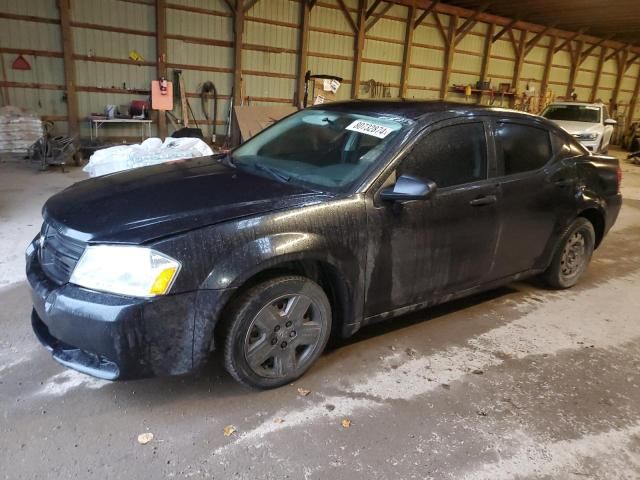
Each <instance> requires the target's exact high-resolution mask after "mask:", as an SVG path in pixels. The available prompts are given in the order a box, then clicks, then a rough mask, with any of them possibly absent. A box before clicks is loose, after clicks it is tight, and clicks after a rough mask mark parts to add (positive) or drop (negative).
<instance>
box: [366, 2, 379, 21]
mask: <svg viewBox="0 0 640 480" xmlns="http://www.w3.org/2000/svg"><path fill="white" fill-rule="evenodd" d="M380 2H382V0H374V2H373V3H372V4H371V6H370V7H369V9H368V10H367V14H366V15H365V17H366V18H369V17H370V16H371V14H372V13H373V12H375V11H376V8H378V5H380Z"/></svg>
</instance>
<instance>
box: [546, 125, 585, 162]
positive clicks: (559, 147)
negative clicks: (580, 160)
mask: <svg viewBox="0 0 640 480" xmlns="http://www.w3.org/2000/svg"><path fill="white" fill-rule="evenodd" d="M551 143H552V144H553V150H554V155H555V158H559V159H561V160H562V159H565V158H573V157H579V156H581V155H588V154H589V152H588V151H587V150H586V149H585V148H584V147H583V146H582V145H580V143H578V142H577V141H576V140H574V139H573V138H571V137H568V136H561V135H559V134H558V133H556V132H551Z"/></svg>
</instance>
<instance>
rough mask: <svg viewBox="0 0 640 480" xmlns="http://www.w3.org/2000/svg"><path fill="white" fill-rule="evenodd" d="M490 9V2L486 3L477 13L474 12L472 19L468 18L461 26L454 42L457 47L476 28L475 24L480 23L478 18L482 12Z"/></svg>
mask: <svg viewBox="0 0 640 480" xmlns="http://www.w3.org/2000/svg"><path fill="white" fill-rule="evenodd" d="M488 7H489V2H484V3H483V4H482V5H480V7H479V8H478V9H477V10H476V11H475V12H473V14H472V15H471V16H470V17H467V19H466V20H465V21H464V23H463V24H462V25H461V26H460V28H458V29H457V30H456V35H455V42H454V43H455V44H456V45H457V44H458V43H460V41H462V39H463V38H464V36H465V35H466V34H467V33H469V30H471V29H472V28H473V27H474V26H475V24H476V23H478V16H479V15H480V14H481V13H482V12H484V11H485V10H486V9H487V8H488Z"/></svg>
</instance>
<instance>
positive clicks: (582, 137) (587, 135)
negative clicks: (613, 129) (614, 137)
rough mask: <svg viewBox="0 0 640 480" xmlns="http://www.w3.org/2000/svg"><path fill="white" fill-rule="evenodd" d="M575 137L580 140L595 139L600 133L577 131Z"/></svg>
mask: <svg viewBox="0 0 640 480" xmlns="http://www.w3.org/2000/svg"><path fill="white" fill-rule="evenodd" d="M575 137H576V138H577V139H578V140H595V139H596V138H598V134H597V133H577V134H576V135H575Z"/></svg>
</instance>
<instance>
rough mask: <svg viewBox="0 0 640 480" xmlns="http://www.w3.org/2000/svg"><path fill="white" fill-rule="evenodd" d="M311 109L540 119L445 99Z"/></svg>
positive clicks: (327, 105) (347, 103) (407, 115)
mask: <svg viewBox="0 0 640 480" xmlns="http://www.w3.org/2000/svg"><path fill="white" fill-rule="evenodd" d="M311 108H315V109H322V110H329V111H330V110H335V111H340V112H351V113H359V114H363V115H367V114H370V115H393V116H398V117H404V118H408V119H410V120H414V121H415V120H421V119H424V118H425V117H428V116H435V115H438V114H445V113H449V114H450V115H452V116H454V115H464V116H466V115H473V114H476V115H477V114H507V115H509V116H517V117H521V118H527V119H532V118H540V117H538V116H536V115H532V114H530V113H524V112H518V111H516V110H509V109H504V108H494V107H487V106H484V105H475V104H467V103H458V102H447V101H444V100H404V99H398V100H347V101H340V102H330V103H323V104H321V105H316V106H315V107H311Z"/></svg>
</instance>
